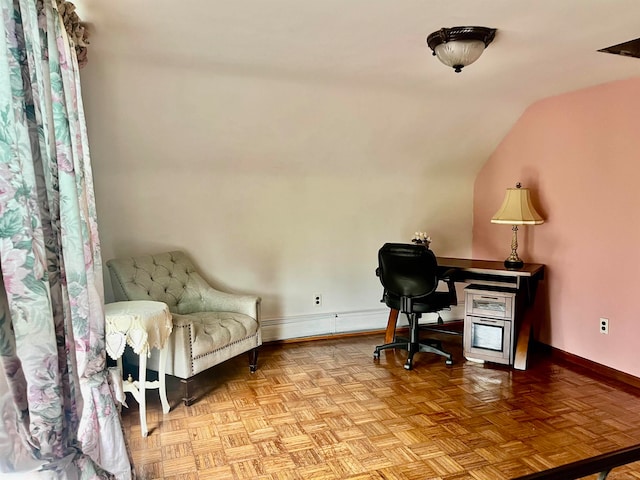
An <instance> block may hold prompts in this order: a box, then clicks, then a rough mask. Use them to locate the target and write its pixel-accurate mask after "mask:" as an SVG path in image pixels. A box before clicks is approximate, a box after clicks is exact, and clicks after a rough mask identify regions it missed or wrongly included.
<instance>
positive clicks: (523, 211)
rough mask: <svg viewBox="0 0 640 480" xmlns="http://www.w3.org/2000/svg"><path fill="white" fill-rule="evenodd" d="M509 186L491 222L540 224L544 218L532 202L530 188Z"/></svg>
mask: <svg viewBox="0 0 640 480" xmlns="http://www.w3.org/2000/svg"><path fill="white" fill-rule="evenodd" d="M519 185H520V184H518V186H517V187H516V188H507V193H506V194H505V196H504V201H503V202H502V206H501V207H500V209H499V210H498V212H497V213H496V214H495V215H494V216H493V218H492V219H491V223H500V224H506V225H540V224H541V223H544V219H543V218H542V217H541V216H540V214H539V213H538V212H536V209H535V208H534V206H533V204H532V203H531V194H530V193H529V189H528V188H520V186H519Z"/></svg>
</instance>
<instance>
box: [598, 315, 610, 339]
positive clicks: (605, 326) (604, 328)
mask: <svg viewBox="0 0 640 480" xmlns="http://www.w3.org/2000/svg"><path fill="white" fill-rule="evenodd" d="M600 333H602V334H604V335H608V334H609V319H608V318H600Z"/></svg>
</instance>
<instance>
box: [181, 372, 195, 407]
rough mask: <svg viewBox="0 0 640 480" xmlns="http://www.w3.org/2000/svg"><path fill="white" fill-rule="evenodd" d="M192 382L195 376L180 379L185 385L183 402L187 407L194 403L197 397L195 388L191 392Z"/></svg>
mask: <svg viewBox="0 0 640 480" xmlns="http://www.w3.org/2000/svg"><path fill="white" fill-rule="evenodd" d="M192 382H193V377H192V378H187V379H184V378H181V379H180V383H182V384H183V385H184V387H183V392H184V393H183V395H182V402H183V403H184V406H185V407H189V406H191V405H193V402H195V401H196V397H194V396H193V390H192V391H191V394H189V386H190V385H191V383H192Z"/></svg>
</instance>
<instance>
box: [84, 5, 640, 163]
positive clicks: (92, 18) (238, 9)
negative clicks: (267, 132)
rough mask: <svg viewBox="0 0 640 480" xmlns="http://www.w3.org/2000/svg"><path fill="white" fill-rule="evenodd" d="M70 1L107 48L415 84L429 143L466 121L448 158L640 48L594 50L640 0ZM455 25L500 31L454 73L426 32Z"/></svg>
mask: <svg viewBox="0 0 640 480" xmlns="http://www.w3.org/2000/svg"><path fill="white" fill-rule="evenodd" d="M76 3H77V4H78V7H79V12H80V13H81V15H82V16H83V18H85V19H86V20H88V21H89V22H90V24H92V28H93V29H95V31H96V35H97V37H98V38H97V40H100V37H101V36H102V38H103V39H104V38H105V37H108V39H109V41H108V45H109V47H108V48H109V49H110V50H111V51H112V52H113V53H114V54H122V55H136V56H138V55H139V56H146V57H148V58H154V57H155V58H158V59H163V58H167V57H171V58H177V57H180V58H181V59H182V61H183V62H185V64H187V63H191V62H193V63H196V64H199V65H205V66H206V65H209V66H211V67H215V68H216V69H218V70H220V69H228V70H229V71H242V72H243V74H246V75H254V76H268V77H283V76H287V77H289V78H294V79H297V80H299V81H301V82H316V83H329V84H338V85H340V84H344V85H349V86H353V85H357V86H358V88H363V89H380V90H386V91H393V92H394V93H400V94H402V95H410V96H413V97H415V99H416V101H419V102H420V103H421V104H423V105H424V108H425V110H430V111H432V112H433V115H431V116H430V117H429V121H428V125H425V128H424V132H425V135H427V136H429V135H431V136H432V137H433V139H432V140H433V145H434V148H437V145H438V144H439V142H442V141H443V140H442V135H441V133H442V132H443V131H447V130H449V129H454V128H455V129H456V130H459V131H462V132H469V134H470V135H471V136H473V137H474V138H477V139H478V142H470V143H466V144H464V145H460V146H456V145H453V144H451V142H450V140H447V141H446V145H445V144H442V145H441V147H442V148H443V149H444V148H445V147H446V148H447V152H448V155H450V156H451V157H453V158H469V156H476V157H477V158H478V163H477V165H481V164H482V163H483V162H484V160H486V156H487V155H489V154H490V153H491V151H493V149H494V148H495V146H496V145H497V143H498V142H499V141H500V140H501V139H502V138H503V137H504V135H505V134H506V132H507V131H508V130H509V128H510V127H511V126H512V125H513V123H514V122H515V121H516V120H517V118H518V117H519V116H520V115H521V114H522V113H523V112H524V110H525V109H526V107H527V106H529V105H530V104H532V103H533V102H535V101H536V100H539V99H542V98H545V97H549V96H553V95H556V94H560V93H564V92H567V91H572V90H576V89H580V88H583V87H587V86H592V85H597V84H600V83H604V82H608V81H612V80H616V79H624V78H629V77H633V76H638V75H640V59H635V58H627V57H622V56H619V55H612V54H607V53H601V52H597V50H598V49H600V48H604V47H608V46H610V45H614V44H617V43H622V42H625V41H628V40H631V39H634V38H637V37H640V21H639V19H640V0H529V1H526V2H525V1H524V0H484V1H479V0H401V1H391V0H385V1H383V0H316V1H313V2H312V1H309V0H238V1H228V0H224V1H221V0H189V1H182V2H175V1H172V2H169V1H166V0H136V1H130V0H129V1H125V0H110V1H109V2H104V1H98V0H77V2H76ZM458 25H481V26H486V27H493V28H497V34H496V38H495V40H494V41H493V43H492V44H491V45H490V46H489V47H488V48H487V50H486V51H485V53H484V54H483V55H482V57H481V58H480V59H479V60H478V61H477V62H476V63H474V64H473V65H471V66H469V67H467V68H465V69H464V70H463V71H462V73H459V74H456V73H454V72H453V70H452V69H449V68H447V67H445V66H444V65H442V64H441V63H440V62H439V61H438V60H437V59H436V58H435V57H433V56H431V51H430V50H429V48H428V47H427V45H426V41H425V40H426V37H427V35H428V34H429V33H431V32H433V31H435V30H437V29H439V28H441V27H452V26H458ZM132 39H134V41H133V42H132ZM91 48H98V49H99V48H100V41H97V42H96V45H92V47H91ZM89 55H90V57H89V61H90V62H91V51H90V52H89ZM456 149H458V150H457V151H456Z"/></svg>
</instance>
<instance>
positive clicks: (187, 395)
mask: <svg viewBox="0 0 640 480" xmlns="http://www.w3.org/2000/svg"><path fill="white" fill-rule="evenodd" d="M107 266H108V267H109V272H110V274H111V285H112V287H113V294H114V296H115V300H116V301H123V300H153V301H158V302H164V303H166V304H167V305H168V306H169V310H170V311H171V314H172V316H173V331H172V333H171V336H170V337H169V342H168V345H167V362H166V373H167V374H168V375H172V376H174V377H178V378H180V381H181V382H182V383H183V385H184V393H183V398H182V400H183V402H184V404H185V405H187V406H189V405H191V404H192V403H193V402H194V401H195V397H194V394H193V391H192V386H191V383H192V382H193V380H194V377H195V376H196V375H197V374H199V373H201V372H203V371H205V370H207V369H209V368H211V367H213V366H215V365H218V364H219V363H222V362H224V361H225V360H228V359H230V358H233V357H235V356H237V355H240V354H242V353H245V352H248V353H249V369H250V371H251V372H252V373H253V372H255V370H256V368H257V360H258V347H259V346H260V345H262V333H261V329H260V319H259V313H260V298H259V297H256V296H250V295H236V294H230V293H225V292H221V291H219V290H216V289H214V288H213V287H211V286H210V285H209V284H208V283H207V282H206V281H205V280H204V278H202V276H201V275H200V274H199V273H198V272H197V271H196V269H195V267H194V265H193V264H192V262H191V261H190V260H189V259H188V258H187V256H186V255H185V254H184V253H183V252H180V251H173V252H166V253H160V254H157V255H146V256H140V257H130V258H119V259H112V260H109V261H108V262H107ZM133 361H134V362H135V361H136V360H135V358H134V359H133ZM158 364H159V358H158V351H157V350H153V351H152V354H151V357H150V358H149V360H148V362H147V368H149V369H150V370H155V371H158V370H159V368H158Z"/></svg>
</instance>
